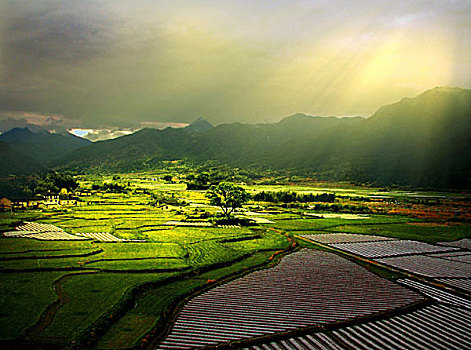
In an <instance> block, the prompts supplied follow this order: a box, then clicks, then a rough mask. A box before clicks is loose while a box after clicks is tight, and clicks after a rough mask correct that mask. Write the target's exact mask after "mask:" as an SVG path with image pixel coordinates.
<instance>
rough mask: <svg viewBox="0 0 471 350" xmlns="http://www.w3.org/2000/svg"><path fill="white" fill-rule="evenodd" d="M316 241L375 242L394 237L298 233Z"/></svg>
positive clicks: (330, 242)
mask: <svg viewBox="0 0 471 350" xmlns="http://www.w3.org/2000/svg"><path fill="white" fill-rule="evenodd" d="M300 236H301V237H305V238H307V239H310V240H311V241H316V242H319V243H325V244H332V243H358V242H377V241H392V240H395V238H390V237H383V236H373V235H358V234H352V233H322V234H317V235H316V234H314V235H300Z"/></svg>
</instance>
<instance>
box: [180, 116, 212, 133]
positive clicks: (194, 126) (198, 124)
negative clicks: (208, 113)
mask: <svg viewBox="0 0 471 350" xmlns="http://www.w3.org/2000/svg"><path fill="white" fill-rule="evenodd" d="M212 128H214V126H213V124H211V123H210V122H208V121H207V120H204V119H203V118H198V119H196V120H195V121H194V122H193V123H191V124H190V125H188V126H186V127H185V128H184V129H183V130H185V131H186V132H189V133H200V132H205V131H208V130H210V129H212Z"/></svg>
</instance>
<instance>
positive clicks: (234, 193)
mask: <svg viewBox="0 0 471 350" xmlns="http://www.w3.org/2000/svg"><path fill="white" fill-rule="evenodd" d="M206 197H207V198H209V200H210V202H211V204H212V205H217V206H219V207H220V208H221V209H222V211H223V212H224V215H225V216H226V218H227V219H228V220H229V219H230V217H231V214H232V212H233V211H234V209H236V208H241V207H242V205H243V204H244V203H246V202H247V201H248V200H249V197H250V196H249V194H248V193H247V192H246V191H245V190H244V189H243V188H242V187H240V186H237V185H235V184H233V183H231V182H220V183H219V184H217V185H213V186H211V187H210V188H209V190H208V191H207V192H206Z"/></svg>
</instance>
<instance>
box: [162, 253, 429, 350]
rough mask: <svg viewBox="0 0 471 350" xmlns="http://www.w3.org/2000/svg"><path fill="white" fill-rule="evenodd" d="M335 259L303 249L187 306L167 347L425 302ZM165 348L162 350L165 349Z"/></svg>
mask: <svg viewBox="0 0 471 350" xmlns="http://www.w3.org/2000/svg"><path fill="white" fill-rule="evenodd" d="M422 299H423V297H422V296H420V295H419V294H417V293H415V292H413V291H411V290H409V289H407V288H404V287H402V286H400V285H398V284H396V283H394V282H391V281H389V280H386V279H383V278H381V277H379V276H377V275H374V274H373V273H371V272H369V271H368V270H366V269H365V268H363V267H361V266H359V265H357V264H355V263H353V262H351V261H348V260H346V259H343V258H341V257H339V256H337V255H335V254H332V253H328V252H324V251H315V250H302V251H299V252H296V253H293V254H291V255H289V256H287V257H285V258H284V259H283V260H282V261H281V262H280V263H279V264H278V265H277V266H275V267H273V268H270V269H265V270H260V271H256V272H253V273H251V274H249V275H247V276H245V277H242V278H240V279H237V280H235V281H232V282H229V283H227V284H224V285H222V286H218V287H215V288H213V289H211V290H210V291H208V292H205V293H203V294H201V295H199V296H197V297H195V298H194V299H192V300H191V301H190V302H189V303H188V304H187V305H185V306H184V307H183V310H182V311H181V313H180V314H179V315H178V317H177V319H176V322H175V324H174V326H173V328H172V329H171V331H170V334H169V335H168V337H167V338H166V339H165V340H164V341H163V342H162V345H163V346H164V347H165V348H170V347H179V348H181V349H187V348H198V347H201V346H204V345H216V344H218V343H224V342H227V341H229V340H238V339H246V338H252V337H254V336H262V335H266V334H272V333H275V332H281V331H286V330H292V329H295V328H298V327H305V326H314V325H319V324H326V323H330V322H335V321H342V320H344V321H345V320H351V319H354V318H356V317H360V316H365V315H370V314H374V313H379V312H384V311H390V310H393V309H395V308H398V307H403V306H406V305H409V304H411V303H414V302H417V301H420V300H422ZM164 347H162V348H164Z"/></svg>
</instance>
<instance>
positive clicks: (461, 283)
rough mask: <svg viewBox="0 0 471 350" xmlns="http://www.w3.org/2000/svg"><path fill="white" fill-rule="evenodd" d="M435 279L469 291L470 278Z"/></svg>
mask: <svg viewBox="0 0 471 350" xmlns="http://www.w3.org/2000/svg"><path fill="white" fill-rule="evenodd" d="M436 281H438V282H441V283H444V284H448V285H449V286H452V287H456V288H460V289H462V290H465V291H467V292H468V293H471V278H437V279H436Z"/></svg>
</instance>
